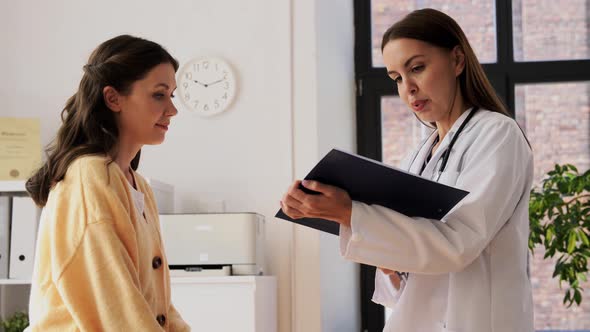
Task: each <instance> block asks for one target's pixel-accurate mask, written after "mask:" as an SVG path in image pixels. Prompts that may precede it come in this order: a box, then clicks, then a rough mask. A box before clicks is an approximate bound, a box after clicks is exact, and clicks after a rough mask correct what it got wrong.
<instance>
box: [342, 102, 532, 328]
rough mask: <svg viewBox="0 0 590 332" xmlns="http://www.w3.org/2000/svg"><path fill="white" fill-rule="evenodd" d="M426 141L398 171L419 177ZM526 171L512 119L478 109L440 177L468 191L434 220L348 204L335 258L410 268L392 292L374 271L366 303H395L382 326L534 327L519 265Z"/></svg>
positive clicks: (527, 155)
mask: <svg viewBox="0 0 590 332" xmlns="http://www.w3.org/2000/svg"><path fill="white" fill-rule="evenodd" d="M468 113H469V111H468V112H464V113H463V114H462V115H461V117H460V118H459V119H458V120H457V121H455V123H454V124H453V126H452V128H451V129H450V131H449V132H448V134H447V135H446V136H445V138H444V139H443V141H442V142H441V144H440V147H439V148H438V149H437V150H436V152H435V154H434V155H433V156H432V158H431V160H430V162H429V163H428V164H427V166H426V168H425V169H424V172H423V174H422V176H423V177H426V178H429V179H433V180H437V176H438V168H439V165H438V164H439V162H440V161H441V160H440V159H441V154H442V153H443V152H444V151H445V150H446V147H447V146H448V145H449V142H450V141H451V139H452V137H453V135H454V134H455V132H456V131H457V129H458V128H459V126H460V125H461V123H463V121H464V120H465V118H466V117H467V114H468ZM434 138H435V135H431V136H430V137H429V138H428V139H427V141H426V142H425V143H424V144H421V145H420V146H418V148H417V150H416V151H414V152H413V153H410V155H409V156H408V158H406V160H405V161H404V162H403V163H402V165H401V168H402V169H407V170H409V171H410V172H411V173H415V174H417V173H418V172H419V171H420V168H421V165H422V163H423V162H424V159H425V157H426V154H427V153H428V152H429V150H430V146H431V145H432V142H433V140H434ZM414 157H415V158H414ZM412 160H413V162H412ZM532 178H533V157H532V152H531V150H530V148H529V146H528V144H527V142H526V140H525V139H524V136H523V134H522V132H521V131H520V129H519V128H518V126H517V125H516V123H515V121H514V120H512V119H510V118H509V117H507V116H505V115H502V114H499V113H494V112H490V111H485V110H479V111H477V113H476V114H475V115H474V117H473V118H472V119H471V120H470V121H469V123H467V125H466V126H465V128H464V129H463V131H462V133H461V134H460V136H459V137H458V139H457V141H456V142H455V145H454V147H453V151H451V154H450V156H449V160H448V164H447V167H446V170H445V171H444V172H443V173H442V174H441V176H440V178H439V179H438V182H440V183H444V184H447V185H450V186H454V187H457V188H461V189H464V190H467V191H469V192H470V193H469V195H467V196H466V197H465V198H464V199H463V200H462V201H461V202H460V203H459V204H457V205H456V206H455V207H454V208H453V209H452V210H451V211H450V212H449V213H448V214H447V215H446V216H445V217H444V218H443V219H442V220H430V219H425V218H416V217H414V218H412V217H408V216H405V215H403V214H401V213H398V212H396V211H394V210H390V209H387V208H385V207H382V206H378V205H367V204H364V203H361V202H357V201H353V205H352V219H351V227H346V226H341V228H340V250H341V254H342V256H343V257H345V258H346V259H348V260H352V261H355V262H359V263H364V264H368V265H372V266H380V267H384V268H388V269H392V270H397V271H405V272H409V273H410V276H409V279H408V281H407V282H406V283H404V284H403V286H402V287H401V289H400V290H399V291H397V290H396V289H395V288H394V287H393V285H392V284H391V281H390V280H389V278H388V277H387V276H386V275H385V274H383V273H382V272H381V271H379V270H378V271H377V274H376V278H375V279H376V280H375V293H374V296H373V301H375V302H377V303H380V304H383V305H385V306H387V307H390V308H392V309H393V313H392V314H391V316H390V318H389V319H388V321H387V323H386V325H385V328H384V331H387V332H389V331H392V332H393V331H396V332H398V331H399V332H438V331H441V332H442V331H446V332H529V331H534V328H533V304H532V293H531V284H530V279H529V274H528V263H527V262H528V235H529V218H528V202H529V190H530V188H531V184H532Z"/></svg>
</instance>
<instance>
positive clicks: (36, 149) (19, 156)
mask: <svg viewBox="0 0 590 332" xmlns="http://www.w3.org/2000/svg"><path fill="white" fill-rule="evenodd" d="M40 127H41V124H40V121H39V119H29V118H3V117H0V181H6V180H25V179H27V178H29V177H30V176H31V175H32V173H33V171H35V170H36V169H37V168H39V167H40V166H41V133H40Z"/></svg>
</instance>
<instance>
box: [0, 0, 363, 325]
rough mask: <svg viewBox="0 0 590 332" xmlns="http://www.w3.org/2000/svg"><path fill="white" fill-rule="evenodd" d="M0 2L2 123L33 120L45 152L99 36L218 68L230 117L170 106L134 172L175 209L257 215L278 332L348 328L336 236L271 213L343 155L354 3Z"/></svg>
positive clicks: (353, 319)
mask: <svg viewBox="0 0 590 332" xmlns="http://www.w3.org/2000/svg"><path fill="white" fill-rule="evenodd" d="M2 7H3V8H2V11H1V14H0V15H1V16H0V18H1V20H0V45H2V46H1V47H2V52H0V72H2V79H1V80H0V116H18V117H39V118H41V121H42V135H41V137H42V143H43V144H44V145H45V144H47V143H49V141H50V140H51V138H52V137H53V135H54V134H55V132H56V130H57V128H58V127H59V123H60V121H59V114H60V112H61V108H62V107H63V105H64V103H65V101H66V99H67V98H68V97H69V96H71V95H72V94H73V93H74V92H75V90H76V88H77V84H78V82H79V79H80V77H81V74H82V70H81V68H82V66H83V64H84V63H85V62H86V60H87V57H88V55H89V54H90V52H91V51H92V50H93V49H94V47H96V46H97V45H98V44H99V43H100V42H102V41H104V40H106V39H107V38H110V37H112V36H115V35H118V34H122V33H129V34H134V35H138V36H142V37H146V38H148V39H152V40H154V41H156V42H159V43H161V44H162V45H163V46H165V47H166V48H167V49H168V50H169V51H170V52H171V53H172V54H173V55H174V56H175V57H176V58H177V59H178V60H179V61H180V62H181V63H184V62H186V61H188V60H189V59H191V58H193V57H196V56H202V55H215V56H221V57H224V58H225V59H227V60H228V61H229V62H230V63H231V64H232V65H233V67H234V69H235V71H236V73H237V80H238V93H237V96H236V99H235V100H234V104H233V106H232V107H230V110H229V111H227V112H226V113H224V114H221V115H219V116H217V117H212V118H206V119H205V118H199V117H196V116H194V115H193V114H190V113H189V112H187V111H185V110H183V108H182V105H180V103H177V104H178V107H179V111H180V112H179V115H178V116H177V117H176V118H175V119H173V123H172V125H171V127H170V131H169V133H168V136H167V139H166V141H165V142H164V144H163V145H161V146H156V147H146V148H144V153H143V155H142V164H141V166H140V171H141V172H142V173H143V174H144V175H146V176H148V177H153V178H156V179H158V180H161V181H164V182H167V183H171V184H174V186H175V189H176V195H177V196H176V197H177V204H176V208H177V212H199V211H212V210H216V209H218V208H219V207H220V206H221V205H224V206H225V208H226V211H256V212H259V213H262V214H264V215H266V217H267V218H266V219H267V247H268V250H267V256H268V257H267V258H268V263H269V264H268V266H269V272H270V273H271V274H274V275H277V276H278V279H279V331H281V332H283V331H284V332H289V331H305V332H310V331H320V330H324V331H357V330H358V328H357V326H358V325H359V324H358V322H359V321H360V320H359V313H358V295H357V294H358V280H357V279H358V277H357V276H358V272H357V271H356V267H355V266H354V265H351V264H346V263H344V262H343V261H342V260H341V258H340V257H339V256H338V254H337V243H336V242H335V240H336V238H335V237H333V238H324V237H321V238H320V236H319V234H318V233H317V232H315V231H313V230H307V229H304V228H303V227H299V226H293V225H291V224H289V223H287V222H284V221H280V220H277V219H274V218H273V217H272V216H273V215H274V213H275V212H276V210H277V208H278V205H279V200H280V198H281V196H282V194H283V192H284V190H285V189H286V188H287V186H288V185H289V184H290V183H291V181H292V180H293V179H294V178H296V177H301V176H303V175H305V173H306V172H307V171H308V170H309V169H310V168H311V166H313V164H314V163H315V162H316V161H317V159H318V158H319V157H320V156H321V155H323V154H324V153H325V152H326V151H327V150H329V148H330V147H331V146H334V145H335V146H339V147H342V148H346V149H348V150H352V149H353V147H354V129H353V128H354V125H353V124H354V93H353V85H352V84H353V78H354V74H353V62H352V61H353V48H352V8H351V7H352V1H348V2H346V3H345V4H342V3H340V2H339V1H335V0H332V1H326V2H323V1H320V0H301V1H299V0H297V1H295V0H251V1H240V0H208V1H192V0H175V1H168V2H161V1H159V2H157V1H139V0H134V1H115V0H104V1H101V2H90V1H79V0H56V1H49V2H46V1H33V0H22V1H15V2H10V3H9V2H4V3H3V6H2ZM308 23H309V24H308ZM221 201H223V204H222V203H221ZM320 266H321V267H320ZM335 275H337V276H335ZM334 278H337V279H334ZM335 280H337V281H336V282H334V281H335ZM314 309H318V310H317V311H314ZM335 321H338V322H339V323H338V324H341V325H338V324H337V323H331V322H335Z"/></svg>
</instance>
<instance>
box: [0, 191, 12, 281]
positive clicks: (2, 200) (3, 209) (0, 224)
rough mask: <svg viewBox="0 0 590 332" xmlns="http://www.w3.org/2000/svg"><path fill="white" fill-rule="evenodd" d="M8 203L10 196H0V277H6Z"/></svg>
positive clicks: (8, 251)
mask: <svg viewBox="0 0 590 332" xmlns="http://www.w3.org/2000/svg"><path fill="white" fill-rule="evenodd" d="M10 205H11V204H10V196H0V279H6V278H8V258H9V257H10V256H9V255H10V213H11V212H10Z"/></svg>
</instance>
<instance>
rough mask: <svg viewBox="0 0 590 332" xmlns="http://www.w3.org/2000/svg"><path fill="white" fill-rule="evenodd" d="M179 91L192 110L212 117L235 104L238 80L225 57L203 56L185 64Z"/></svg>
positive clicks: (179, 81)
mask: <svg viewBox="0 0 590 332" xmlns="http://www.w3.org/2000/svg"><path fill="white" fill-rule="evenodd" d="M177 91H178V94H179V96H180V99H181V100H182V102H183V104H184V106H185V107H186V108H187V109H188V110H190V111H192V112H194V113H196V114H199V115H202V116H210V115H214V114H218V113H220V112H223V111H224V110H225V109H227V107H228V106H229V105H230V104H231V102H232V100H233V98H234V95H235V91H236V80H235V77H234V73H233V71H232V69H231V67H230V66H229V65H228V63H227V62H225V61H224V60H222V59H219V58H209V57H207V58H200V59H195V60H192V61H189V62H188V63H187V64H185V65H184V66H183V67H182V69H181V70H180V72H179V78H178V89H177Z"/></svg>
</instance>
